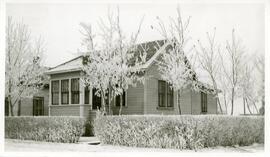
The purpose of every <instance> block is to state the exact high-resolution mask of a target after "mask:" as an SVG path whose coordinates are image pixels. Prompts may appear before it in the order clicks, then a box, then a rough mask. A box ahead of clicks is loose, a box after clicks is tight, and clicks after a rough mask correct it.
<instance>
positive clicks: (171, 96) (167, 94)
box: [157, 80, 174, 109]
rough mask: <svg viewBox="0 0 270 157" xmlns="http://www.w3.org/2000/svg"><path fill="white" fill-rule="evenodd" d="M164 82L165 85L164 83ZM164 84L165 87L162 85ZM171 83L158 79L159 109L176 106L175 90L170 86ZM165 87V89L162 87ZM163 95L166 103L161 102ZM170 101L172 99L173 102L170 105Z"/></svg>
mask: <svg viewBox="0 0 270 157" xmlns="http://www.w3.org/2000/svg"><path fill="white" fill-rule="evenodd" d="M162 84H163V85H162ZM162 86H164V87H162ZM170 86H171V85H170V84H169V83H168V82H166V81H164V80H158V107H157V109H173V108H174V90H173V88H171V87H170ZM162 88H164V89H162ZM169 91H171V92H169ZM161 96H162V97H163V99H164V100H162V101H163V103H164V104H160V103H161V100H160V99H161ZM169 101H172V104H171V105H169V104H170V103H169Z"/></svg>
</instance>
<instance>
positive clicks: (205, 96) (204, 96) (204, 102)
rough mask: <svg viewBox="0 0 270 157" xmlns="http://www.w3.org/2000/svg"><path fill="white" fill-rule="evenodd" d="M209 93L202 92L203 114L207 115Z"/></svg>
mask: <svg viewBox="0 0 270 157" xmlns="http://www.w3.org/2000/svg"><path fill="white" fill-rule="evenodd" d="M207 112H208V108H207V93H204V92H201V113H207Z"/></svg>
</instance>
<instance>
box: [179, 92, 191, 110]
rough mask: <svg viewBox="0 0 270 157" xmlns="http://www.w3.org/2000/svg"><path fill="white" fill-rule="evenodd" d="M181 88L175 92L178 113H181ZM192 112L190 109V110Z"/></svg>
mask: <svg viewBox="0 0 270 157" xmlns="http://www.w3.org/2000/svg"><path fill="white" fill-rule="evenodd" d="M180 98H181V90H178V92H177V104H178V111H179V115H181V114H182V113H181V99H180ZM191 112H192V111H191Z"/></svg>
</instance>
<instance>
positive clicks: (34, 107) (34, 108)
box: [33, 96, 44, 116]
mask: <svg viewBox="0 0 270 157" xmlns="http://www.w3.org/2000/svg"><path fill="white" fill-rule="evenodd" d="M35 100H37V101H39V100H41V102H42V104H41V108H40V110H41V114H38V115H36V114H35V113H36V111H37V109H36V106H35V103H34V101H35ZM37 105H38V104H37ZM38 113H39V111H38ZM33 116H44V97H38V96H34V97H33Z"/></svg>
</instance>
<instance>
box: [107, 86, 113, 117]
mask: <svg viewBox="0 0 270 157" xmlns="http://www.w3.org/2000/svg"><path fill="white" fill-rule="evenodd" d="M107 99H108V114H109V115H112V114H111V88H109V93H108V98H107Z"/></svg>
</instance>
